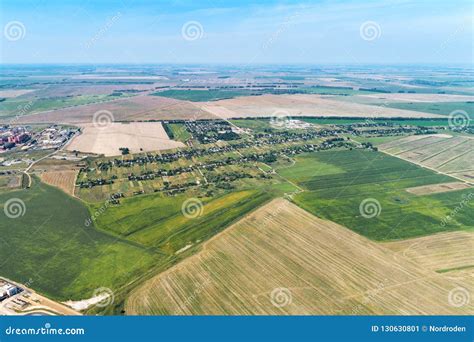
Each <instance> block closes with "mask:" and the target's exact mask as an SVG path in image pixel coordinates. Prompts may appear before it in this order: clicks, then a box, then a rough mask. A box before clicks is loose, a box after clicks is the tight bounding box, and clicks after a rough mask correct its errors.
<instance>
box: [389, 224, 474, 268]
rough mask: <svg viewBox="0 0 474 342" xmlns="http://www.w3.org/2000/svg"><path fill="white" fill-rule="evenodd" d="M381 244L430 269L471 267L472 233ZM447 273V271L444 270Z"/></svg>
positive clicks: (436, 235)
mask: <svg viewBox="0 0 474 342" xmlns="http://www.w3.org/2000/svg"><path fill="white" fill-rule="evenodd" d="M383 246H385V247H386V248H388V249H390V250H392V251H394V252H395V253H397V254H398V255H400V256H402V257H404V258H408V259H410V260H411V261H413V262H415V263H416V264H417V265H419V266H421V267H423V268H426V269H429V270H433V271H438V272H439V271H444V272H446V271H448V270H453V271H455V270H456V269H461V268H467V267H474V253H472V251H473V250H474V233H473V232H464V231H459V232H449V233H439V234H434V235H430V236H424V237H420V238H415V239H408V240H402V241H396V242H387V243H383ZM447 273H449V272H447Z"/></svg>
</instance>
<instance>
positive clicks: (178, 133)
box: [166, 124, 191, 142]
mask: <svg viewBox="0 0 474 342" xmlns="http://www.w3.org/2000/svg"><path fill="white" fill-rule="evenodd" d="M166 125H167V126H168V127H170V129H171V131H172V132H173V140H177V141H181V142H186V141H188V140H189V139H191V134H190V133H189V132H188V131H187V130H186V128H185V127H184V125H183V124H166Z"/></svg>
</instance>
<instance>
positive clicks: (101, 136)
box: [67, 122, 184, 156]
mask: <svg viewBox="0 0 474 342" xmlns="http://www.w3.org/2000/svg"><path fill="white" fill-rule="evenodd" d="M81 127H82V129H83V132H82V134H81V135H79V136H77V137H75V138H74V139H73V140H72V141H71V142H70V143H69V145H68V146H67V150H69V151H79V152H90V153H95V154H103V155H105V156H115V155H120V154H121V151H120V148H128V149H129V151H130V152H131V153H139V152H142V151H143V152H148V151H157V150H168V149H173V148H178V147H183V146H184V144H183V143H181V142H179V141H174V140H171V139H170V138H169V137H168V135H167V134H166V132H165V130H164V129H163V126H162V125H161V122H130V123H116V122H114V123H110V124H108V125H107V126H106V127H96V126H95V125H93V124H87V125H81Z"/></svg>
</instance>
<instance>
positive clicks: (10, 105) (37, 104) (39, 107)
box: [0, 95, 117, 119]
mask: <svg viewBox="0 0 474 342" xmlns="http://www.w3.org/2000/svg"><path fill="white" fill-rule="evenodd" d="M116 98H117V97H114V96H109V95H80V96H74V97H73V96H69V97H53V98H43V99H16V98H9V99H7V100H6V101H3V102H2V103H1V105H0V118H2V119H5V118H9V117H12V116H16V115H27V114H33V113H37V112H41V111H49V110H54V109H60V108H64V107H75V106H81V105H86V104H91V103H100V102H104V101H110V100H113V99H116Z"/></svg>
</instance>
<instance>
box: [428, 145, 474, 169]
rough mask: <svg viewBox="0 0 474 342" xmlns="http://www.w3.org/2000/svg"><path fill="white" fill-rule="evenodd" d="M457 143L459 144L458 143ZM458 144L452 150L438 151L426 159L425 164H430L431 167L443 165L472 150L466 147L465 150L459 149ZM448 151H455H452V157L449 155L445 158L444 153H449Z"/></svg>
mask: <svg viewBox="0 0 474 342" xmlns="http://www.w3.org/2000/svg"><path fill="white" fill-rule="evenodd" d="M459 145H461V144H459ZM459 145H458V146H459ZM458 146H456V148H453V149H452V150H449V149H447V150H445V151H443V152H440V153H438V154H436V155H434V156H432V157H430V158H429V159H426V161H427V163H426V165H428V166H432V167H442V166H443V165H446V164H449V163H450V162H452V161H454V160H456V159H458V158H462V157H463V156H464V155H466V154H468V153H469V152H471V151H472V150H470V149H467V150H464V149H461V150H459V149H458V148H457V147H458ZM463 147H464V146H463ZM450 152H455V153H453V154H454V156H452V157H451V156H450V157H448V158H446V156H445V154H449V153H450Z"/></svg>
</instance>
